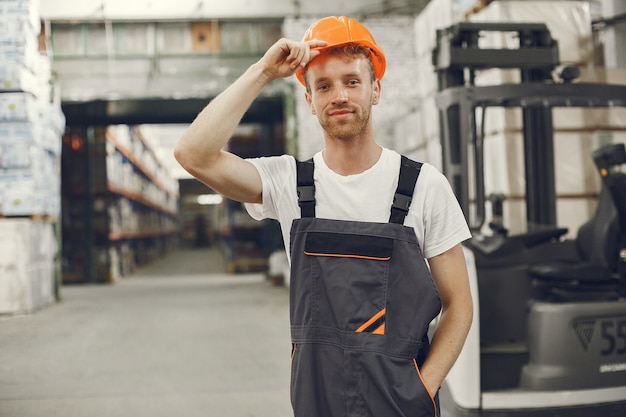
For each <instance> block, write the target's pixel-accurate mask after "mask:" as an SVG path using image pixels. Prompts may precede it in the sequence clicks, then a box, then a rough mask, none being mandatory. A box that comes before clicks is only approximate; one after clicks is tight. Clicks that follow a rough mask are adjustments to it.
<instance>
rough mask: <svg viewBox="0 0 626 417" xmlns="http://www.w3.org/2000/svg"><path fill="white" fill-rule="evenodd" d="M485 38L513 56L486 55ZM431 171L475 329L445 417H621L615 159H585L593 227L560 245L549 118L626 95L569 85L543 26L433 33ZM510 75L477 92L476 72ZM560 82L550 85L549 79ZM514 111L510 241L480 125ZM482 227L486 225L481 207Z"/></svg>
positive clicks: (617, 154)
mask: <svg viewBox="0 0 626 417" xmlns="http://www.w3.org/2000/svg"><path fill="white" fill-rule="evenodd" d="M487 32H503V33H513V34H515V36H517V37H518V40H519V47H518V48H517V49H486V48H480V47H479V39H480V37H481V36H483V35H485V33H487ZM433 65H434V67H435V71H436V72H437V75H438V87H439V89H438V93H437V96H436V103H437V107H438V111H439V116H440V137H441V145H442V156H443V158H442V160H443V166H442V170H443V172H444V174H445V175H446V177H447V178H448V180H449V182H450V184H451V185H452V188H453V190H454V192H455V194H456V196H457V199H458V200H459V203H460V205H461V208H462V209H463V212H464V213H465V216H466V219H467V221H468V224H469V225H470V229H471V230H472V238H471V239H469V240H468V241H466V242H464V248H463V249H464V252H465V256H466V260H467V265H468V270H469V274H470V283H471V287H472V292H473V296H474V316H475V317H474V322H473V325H472V328H471V329H470V333H469V335H468V338H467V341H466V344H465V346H464V348H463V350H462V352H461V354H460V356H459V358H458V360H457V362H456V363H455V365H454V367H453V368H452V370H451V371H450V374H449V375H448V378H447V379H446V381H445V383H444V386H443V387H442V389H441V399H442V415H443V416H446V417H448V416H464V417H470V416H471V417H474V416H476V417H478V416H480V417H487V416H489V417H517V416H519V417H522V416H524V417H529V416H532V417H548V416H550V417H555V416H559V417H595V416H603V417H608V416H614V417H618V416H626V151H625V148H624V144H610V145H607V146H602V147H601V148H599V149H596V150H594V151H593V152H592V154H591V155H589V157H590V158H592V160H593V162H594V165H595V167H596V168H597V169H596V171H595V172H592V173H589V175H598V176H599V179H600V183H601V191H600V194H599V197H598V202H597V208H596V211H595V213H594V214H593V216H592V218H590V219H589V220H588V221H587V222H586V223H584V224H583V225H582V226H581V227H580V228H579V230H577V231H575V235H576V237H575V238H566V237H565V236H566V234H567V233H568V229H567V228H563V227H558V225H557V219H556V191H555V188H556V186H555V168H554V165H555V162H554V144H553V129H554V128H553V122H552V108H554V107H605V108H608V107H611V106H615V107H617V106H619V107H624V106H626V85H617V84H613V85H611V84H604V83H583V82H576V78H577V77H578V76H579V71H578V69H577V68H576V67H564V68H562V70H561V71H560V72H559V71H557V68H558V67H559V66H560V62H559V54H558V43H557V41H556V40H554V39H553V38H552V36H551V34H550V32H549V30H548V28H547V27H546V25H545V24H542V23H537V24H535V23H514V22H513V23H473V22H461V23H458V24H455V25H453V26H450V27H448V28H445V29H440V30H438V31H437V46H436V47H435V49H434V50H433ZM487 68H506V69H519V70H520V72H521V82H519V83H511V84H501V85H491V86H476V85H475V83H474V81H475V71H477V70H483V69H487ZM557 72H558V75H555V73H557ZM490 107H506V108H515V107H517V108H521V111H522V115H523V118H522V120H523V126H522V133H523V143H524V168H525V182H526V184H525V186H526V190H525V202H526V223H527V230H526V231H525V232H523V233H519V234H511V233H509V231H508V230H507V229H506V227H505V226H504V222H503V219H502V216H503V209H502V208H503V205H504V204H505V203H504V198H503V196H502V195H498V194H491V195H488V196H487V195H486V192H485V181H484V180H485V177H484V168H485V160H484V151H483V145H484V136H485V117H486V116H485V115H486V114H487V113H488V111H487V110H488V108H490ZM488 203H489V205H490V207H491V213H492V215H491V219H490V221H489V222H487V205H488Z"/></svg>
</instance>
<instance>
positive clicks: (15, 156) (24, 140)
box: [0, 0, 65, 217]
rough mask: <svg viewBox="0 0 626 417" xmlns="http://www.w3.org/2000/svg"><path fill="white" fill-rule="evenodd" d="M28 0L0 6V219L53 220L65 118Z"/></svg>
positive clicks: (1, 0)
mask: <svg viewBox="0 0 626 417" xmlns="http://www.w3.org/2000/svg"><path fill="white" fill-rule="evenodd" d="M39 32H40V23H39V18H38V12H37V2H35V1H34V0H31V1H29V0H0V150H1V152H0V215H3V216H31V215H48V216H52V217H56V216H58V212H59V210H60V183H59V180H60V174H59V163H60V152H61V135H62V133H63V129H64V127H65V118H64V116H63V113H62V112H61V109H60V104H59V103H58V102H57V103H55V102H54V100H53V97H52V88H51V65H50V60H49V58H48V57H47V56H44V55H41V54H40V53H39V51H38V40H37V36H38V35H39Z"/></svg>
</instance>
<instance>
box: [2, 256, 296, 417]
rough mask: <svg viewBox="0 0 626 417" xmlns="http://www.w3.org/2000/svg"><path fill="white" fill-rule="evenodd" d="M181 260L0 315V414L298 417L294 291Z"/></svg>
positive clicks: (208, 261) (202, 259)
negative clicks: (293, 402)
mask: <svg viewBox="0 0 626 417" xmlns="http://www.w3.org/2000/svg"><path fill="white" fill-rule="evenodd" d="M223 271H224V268H223V265H222V262H221V259H220V256H219V255H218V254H216V253H212V252H210V251H208V250H189V251H182V250H181V251H178V252H176V253H173V254H170V255H168V256H166V257H165V258H164V259H161V260H159V261H158V262H156V263H154V264H152V265H151V266H149V267H146V268H144V269H142V270H140V271H138V272H137V273H135V274H133V275H132V276H130V277H128V278H125V279H124V280H123V281H121V282H119V283H117V284H115V285H108V286H95V285H94V286H64V287H62V291H61V294H62V298H63V299H62V301H61V302H60V303H58V304H56V305H53V306H49V307H47V308H44V309H43V310H41V311H38V312H36V313H34V314H31V315H25V316H20V317H0V417H39V416H42V417H43V416H45V417H54V416H62V417H74V416H76V417H100V416H102V417H104V416H106V417H112V416H113V417H116V416H123V417H126V416H129V417H130V416H132V417H140V416H150V417H158V416H167V417H172V416H176V417H184V416H190V417H194V416H203V417H207V416H209V417H211V416H220V417H221V416H228V417H253V416H254V417H282V416H290V415H293V414H292V412H291V406H290V404H289V372H290V369H289V366H290V353H291V345H290V338H289V310H288V290H287V288H286V287H276V286H272V285H270V284H269V283H268V282H267V281H266V280H265V277H264V276H263V275H261V274H245V275H228V274H226V273H224V272H223Z"/></svg>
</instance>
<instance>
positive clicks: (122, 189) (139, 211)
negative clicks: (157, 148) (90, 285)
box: [61, 126, 178, 283]
mask: <svg viewBox="0 0 626 417" xmlns="http://www.w3.org/2000/svg"><path fill="white" fill-rule="evenodd" d="M117 128H118V130H117V132H123V133H124V134H123V135H122V136H124V137H126V140H124V141H120V138H119V137H117V136H116V134H115V132H114V130H113V129H112V128H111V127H108V128H107V127H73V128H70V129H68V132H67V133H66V135H65V136H64V141H63V158H62V187H61V188H62V199H63V213H64V215H63V233H62V235H63V265H62V275H63V282H64V283H85V282H96V283H111V282H115V281H117V280H119V279H120V278H121V277H123V276H125V275H127V274H128V273H130V272H132V271H133V270H134V269H135V268H136V267H137V266H141V265H145V264H147V263H149V262H150V261H152V260H154V259H156V258H157V257H158V256H160V255H162V254H164V253H166V252H168V251H169V250H171V249H172V248H174V247H176V245H177V240H178V218H177V216H178V213H177V212H178V186H177V183H176V182H175V181H173V180H170V179H168V178H167V176H166V173H164V171H163V168H162V167H161V166H159V164H158V161H157V160H156V158H155V157H154V154H153V153H152V150H151V149H150V147H149V146H148V144H147V143H146V141H145V140H144V138H143V137H142V135H141V132H140V130H139V129H138V128H137V127H128V126H117ZM120 129H121V130H120ZM124 129H126V131H125V132H124Z"/></svg>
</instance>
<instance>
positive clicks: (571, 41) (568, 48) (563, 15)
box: [470, 0, 594, 65]
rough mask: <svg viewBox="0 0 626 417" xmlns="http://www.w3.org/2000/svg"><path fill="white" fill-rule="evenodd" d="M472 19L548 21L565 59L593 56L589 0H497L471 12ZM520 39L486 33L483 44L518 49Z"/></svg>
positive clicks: (581, 59)
mask: <svg viewBox="0 0 626 417" xmlns="http://www.w3.org/2000/svg"><path fill="white" fill-rule="evenodd" d="M470 20H471V21H473V22H518V23H520V22H529V23H538V22H541V23H545V24H546V26H547V27H548V30H549V31H550V34H551V35H552V37H553V38H554V39H556V40H557V41H558V43H559V57H560V59H561V62H562V63H571V64H576V65H581V64H586V63H587V62H590V61H591V60H592V59H593V55H594V47H593V37H592V33H591V12H590V9H589V3H588V2H586V1H567V0H553V1H550V0H496V1H494V2H492V3H491V4H489V6H487V7H485V8H484V9H482V10H481V11H480V12H478V13H476V14H474V15H471V17H470ZM518 45H519V40H518V39H517V36H516V35H515V34H513V33H499V34H496V33H491V34H485V35H484V36H482V37H481V39H480V41H479V46H480V47H481V48H507V47H509V48H511V49H517V47H518Z"/></svg>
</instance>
